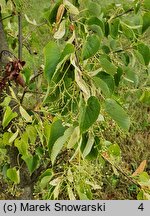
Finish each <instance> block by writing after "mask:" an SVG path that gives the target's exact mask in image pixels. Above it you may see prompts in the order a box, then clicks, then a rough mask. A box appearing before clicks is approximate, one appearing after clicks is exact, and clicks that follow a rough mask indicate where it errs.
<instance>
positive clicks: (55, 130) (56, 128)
mask: <svg viewBox="0 0 150 216" xmlns="http://www.w3.org/2000/svg"><path fill="white" fill-rule="evenodd" d="M65 130H66V128H65V127H64V126H63V125H62V121H61V120H56V121H54V122H53V123H52V125H51V126H50V136H49V142H48V149H49V153H51V150H52V147H53V145H54V143H55V142H56V140H57V139H58V138H59V137H61V136H62V135H63V134H64V132H65Z"/></svg>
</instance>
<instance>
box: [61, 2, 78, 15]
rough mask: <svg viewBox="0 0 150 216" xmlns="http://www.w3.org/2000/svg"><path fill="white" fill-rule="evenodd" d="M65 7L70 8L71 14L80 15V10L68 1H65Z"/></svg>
mask: <svg viewBox="0 0 150 216" xmlns="http://www.w3.org/2000/svg"><path fill="white" fill-rule="evenodd" d="M63 3H64V5H65V6H66V7H67V8H68V10H69V12H70V13H71V14H73V15H78V14H79V10H78V8H77V7H75V6H74V5H73V4H72V3H70V2H69V1H67V0H64V1H63Z"/></svg>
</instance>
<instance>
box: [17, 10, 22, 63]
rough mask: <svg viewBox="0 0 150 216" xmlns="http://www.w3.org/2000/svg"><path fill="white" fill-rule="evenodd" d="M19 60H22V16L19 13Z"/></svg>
mask: <svg viewBox="0 0 150 216" xmlns="http://www.w3.org/2000/svg"><path fill="white" fill-rule="evenodd" d="M18 58H19V59H20V60H21V59H22V14H21V12H19V13H18Z"/></svg>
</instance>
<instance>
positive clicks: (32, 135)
mask: <svg viewBox="0 0 150 216" xmlns="http://www.w3.org/2000/svg"><path fill="white" fill-rule="evenodd" d="M26 132H27V134H28V137H29V139H30V141H31V143H32V144H35V141H36V137H37V131H36V129H35V127H34V126H33V125H27V127H26Z"/></svg>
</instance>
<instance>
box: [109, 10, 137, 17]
mask: <svg viewBox="0 0 150 216" xmlns="http://www.w3.org/2000/svg"><path fill="white" fill-rule="evenodd" d="M132 11H134V8H129V9H128V10H126V11H124V12H122V13H120V14H118V15H116V16H114V17H113V18H112V19H116V18H118V17H121V16H123V15H125V14H127V13H130V12H132Z"/></svg>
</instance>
